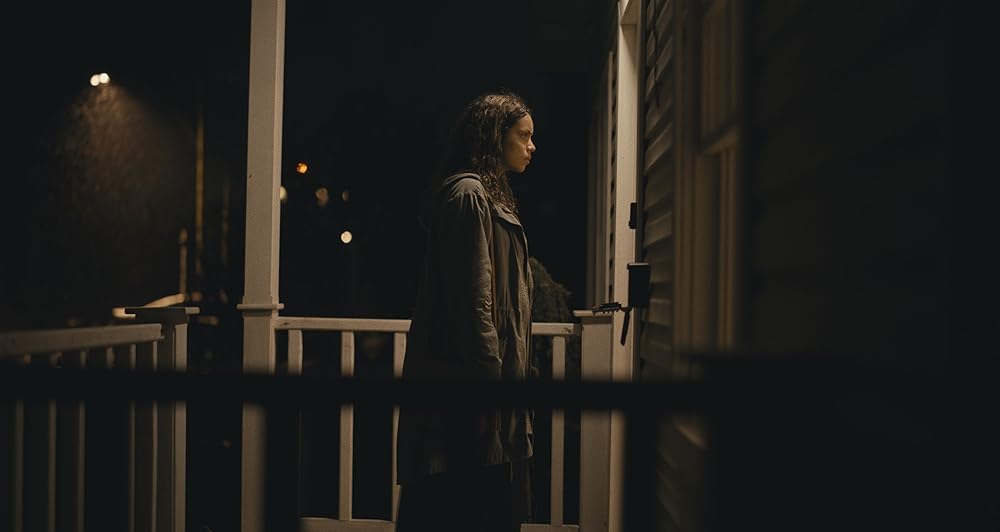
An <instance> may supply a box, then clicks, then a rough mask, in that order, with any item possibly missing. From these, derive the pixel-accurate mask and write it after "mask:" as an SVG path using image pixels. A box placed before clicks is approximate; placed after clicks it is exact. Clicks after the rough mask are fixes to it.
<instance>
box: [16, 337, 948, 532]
mask: <svg viewBox="0 0 1000 532" xmlns="http://www.w3.org/2000/svg"><path fill="white" fill-rule="evenodd" d="M698 360H699V361H700V362H701V364H702V365H703V367H704V368H705V371H704V372H703V373H702V377H701V378H700V379H699V380H697V381H692V380H672V381H659V382H632V383H616V382H563V383H559V382H544V383H540V382H524V383H489V382H478V383H471V382H434V383H431V382H407V381H393V380H390V379H385V380H379V379H374V380H373V379H365V378H358V377H355V378H351V379H341V378H336V377H328V376H308V375H300V376H295V375H253V374H245V375H203V374H170V373H149V372H134V373H127V374H126V373H116V372H109V371H94V370H83V369H73V368H63V369H61V370H60V371H53V370H50V369H46V368H32V367H17V368H6V369H4V370H3V371H0V399H3V400H5V401H6V400H10V399H15V398H16V399H20V400H25V401H29V402H30V401H33V400H39V399H41V400H50V399H56V400H61V399H66V400H79V399H83V400H90V399H100V400H103V401H107V400H111V401H121V402H128V401H143V400H154V399H155V400H160V401H168V402H169V401H173V400H178V401H179V400H184V401H194V400H213V399H216V398H220V397H226V398H229V399H232V400H238V401H242V402H246V403H255V404H259V405H261V406H263V407H264V410H265V412H267V417H268V419H272V420H275V421H276V424H277V425H280V424H281V421H280V420H281V419H283V418H287V417H286V416H283V414H286V413H289V412H294V411H296V410H297V409H299V408H300V407H302V406H305V405H309V406H310V407H322V406H324V405H329V406H330V407H331V408H333V407H337V406H339V405H341V404H345V403H353V404H355V405H360V404H365V405H370V406H384V407H391V406H394V405H413V406H426V407H440V408H446V409H447V408H453V407H455V406H457V403H456V399H455V398H461V405H462V406H468V405H472V404H479V405H484V406H486V405H508V406H533V407H540V408H544V407H550V408H580V409H583V410H608V409H613V410H618V411H621V412H622V413H624V414H625V416H626V419H627V432H626V453H625V455H626V466H625V477H626V482H625V493H624V494H623V495H624V500H625V511H624V516H625V520H624V529H625V530H629V531H632V530H658V529H669V528H671V527H673V526H674V525H676V526H678V528H681V529H684V528H685V524H684V523H675V524H671V525H670V526H669V527H668V526H666V525H664V523H665V522H666V521H665V520H666V518H665V517H664V516H663V515H662V512H663V506H664V504H666V503H669V500H670V497H671V495H670V494H669V493H665V492H664V488H663V485H664V482H665V481H669V479H663V478H661V477H660V476H659V475H658V473H657V472H656V470H655V468H654V467H652V464H655V463H656V462H657V460H659V459H662V456H659V455H661V454H662V453H663V452H664V449H662V448H660V446H659V445H658V434H659V432H658V426H659V425H660V422H661V421H662V420H663V419H664V416H669V415H675V414H696V415H698V416H700V417H701V418H702V419H704V420H705V426H706V427H707V429H706V435H707V439H708V445H707V448H708V450H709V452H708V460H707V462H706V464H705V468H704V475H705V479H704V485H705V487H706V489H705V496H704V497H703V498H702V499H701V501H700V502H699V503H698V505H699V508H695V509H693V512H694V513H695V514H697V515H700V516H701V517H702V518H701V519H699V524H698V527H697V528H698V529H701V530H750V529H753V530H757V529H767V530H925V529H933V528H932V527H934V526H937V525H941V524H942V522H941V519H942V518H943V511H942V504H943V503H942V502H941V501H942V500H943V499H944V498H945V495H946V491H947V489H946V488H945V486H944V484H943V483H942V482H941V479H942V478H943V472H944V470H945V465H944V457H945V456H946V455H945V454H944V449H943V439H942V437H941V431H940V427H941V426H942V424H943V423H944V421H945V417H946V416H945V412H944V408H943V406H942V405H943V404H944V401H943V388H942V377H940V376H935V377H934V378H930V377H928V376H927V375H926V374H925V373H924V372H920V371H912V372H911V371H906V370H902V369H900V368H886V367H878V366H872V365H870V364H865V363H862V362H860V361H857V360H854V359H848V358H829V359H823V358H819V359H817V358H812V359H806V358H784V357H779V358H775V357H761V356H752V355H741V356H727V355H719V356H707V357H706V356H699V357H698ZM294 445H295V442H294V441H293V438H292V437H290V436H289V437H285V436H283V435H281V434H280V433H279V434H275V432H274V431H270V430H269V438H268V456H269V464H268V465H269V468H273V469H274V470H275V471H279V470H280V467H281V464H280V463H279V462H280V461H281V460H287V459H288V458H277V462H275V461H273V459H272V458H271V457H281V456H293V455H294ZM284 451H287V452H288V453H287V454H286V453H285V452H284ZM666 452H669V449H668V450H666ZM272 480H273V482H274V483H272V484H270V485H269V486H268V489H269V491H268V496H267V505H268V511H267V515H268V518H267V522H268V525H269V526H268V527H267V529H268V530H294V529H296V527H297V526H298V524H297V521H296V515H295V511H294V510H295V507H294V504H295V501H294V497H295V486H294V485H293V484H294V482H290V480H289V477H288V475H284V476H282V475H276V476H274V477H272ZM282 482H286V483H287V484H288V485H285V484H282ZM5 496H6V494H5ZM939 497H940V499H939ZM939 529H940V530H944V529H946V528H939Z"/></svg>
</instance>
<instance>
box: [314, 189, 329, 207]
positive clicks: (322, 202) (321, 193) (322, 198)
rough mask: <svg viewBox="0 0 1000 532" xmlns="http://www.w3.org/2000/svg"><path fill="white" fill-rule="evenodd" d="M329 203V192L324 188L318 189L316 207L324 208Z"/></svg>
mask: <svg viewBox="0 0 1000 532" xmlns="http://www.w3.org/2000/svg"><path fill="white" fill-rule="evenodd" d="M328 203H330V191H329V190H327V189H326V187H319V188H317V189H316V205H319V206H320V207H326V205H327V204H328Z"/></svg>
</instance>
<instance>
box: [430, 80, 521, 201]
mask: <svg viewBox="0 0 1000 532" xmlns="http://www.w3.org/2000/svg"><path fill="white" fill-rule="evenodd" d="M530 113H531V109H529V108H528V106H527V104H525V103H524V100H523V99H522V98H521V97H520V96H518V95H516V94H514V93H512V92H510V91H506V90H501V91H497V92H490V93H486V94H483V95H480V96H479V97H477V98H475V99H474V100H472V101H471V102H469V104H468V105H466V106H465V109H464V110H463V111H462V114H461V115H460V116H459V118H458V120H457V121H456V123H455V125H454V127H453V128H452V130H451V135H450V138H449V142H448V151H447V155H446V157H445V161H446V166H447V168H446V171H448V172H451V173H457V172H473V173H475V174H478V175H479V177H480V180H481V181H482V183H483V187H484V188H486V193H487V195H489V198H490V201H492V202H494V203H496V204H499V205H503V206H504V207H507V208H508V209H510V210H511V211H512V212H515V213H516V212H517V202H516V201H515V200H514V193H513V192H512V191H511V189H510V183H509V182H508V181H507V172H506V171H505V170H504V167H503V153H502V151H503V137H504V134H506V133H507V130H509V129H510V128H511V127H512V126H513V125H514V124H515V123H516V122H517V121H518V120H520V119H521V118H522V117H524V116H525V115H528V114H530Z"/></svg>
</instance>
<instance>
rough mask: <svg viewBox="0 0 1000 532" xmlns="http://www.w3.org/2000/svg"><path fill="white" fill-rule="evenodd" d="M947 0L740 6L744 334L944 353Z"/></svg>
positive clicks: (761, 339)
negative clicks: (743, 31)
mask: <svg viewBox="0 0 1000 532" xmlns="http://www.w3.org/2000/svg"><path fill="white" fill-rule="evenodd" d="M942 11H944V12H942ZM946 11H947V8H946V7H944V6H939V5H931V4H929V3H927V2H903V1H893V2H874V3H869V2H848V3H836V4H829V5H822V6H821V5H819V4H816V5H813V4H812V3H807V2H801V3H794V4H793V5H792V6H788V5H786V3H782V2H761V3H759V5H755V6H754V9H753V10H752V11H751V12H750V13H749V16H750V35H748V46H749V50H750V52H749V54H750V55H749V62H748V65H747V67H748V72H747V74H748V78H749V86H748V89H749V94H748V96H749V98H750V101H751V102H752V106H751V108H750V110H749V111H750V113H749V114H748V119H749V127H750V131H751V133H750V135H749V136H748V155H749V157H748V160H747V171H748V185H749V188H748V191H747V197H746V201H747V202H748V210H749V212H750V213H751V215H750V216H748V217H747V219H746V224H747V232H748V235H747V237H748V241H747V245H748V247H749V255H748V260H749V263H748V265H747V266H748V268H747V283H748V287H747V288H748V291H747V301H746V307H745V309H744V311H745V317H746V324H747V333H748V338H747V340H748V342H749V344H750V345H752V346H754V347H756V348H758V349H761V350H766V351H781V352H796V353H799V352H814V353H863V354H864V355H865V356H871V357H881V358H891V359H896V360H899V361H900V362H904V361H905V362H914V361H918V360H919V361H923V362H930V361H931V359H933V358H934V357H935V356H936V355H935V353H940V352H942V351H943V350H944V349H945V348H946V345H945V344H946V341H947V338H946V335H945V334H946V333H945V331H946V328H945V327H944V326H943V325H945V323H946V322H947V321H948V315H947V314H946V312H947V310H946V309H947V305H945V304H944V303H945V301H946V299H947V295H946V290H947V283H945V282H941V281H942V280H944V279H943V275H942V274H944V273H945V261H946V255H947V254H948V251H947V249H946V248H945V246H943V244H944V243H945V242H946V241H947V240H948V238H947V236H946V235H945V233H946V231H948V229H949V224H950V220H949V215H950V213H949V209H948V206H949V204H950V201H949V199H950V198H949V196H950V195H951V194H952V190H951V187H952V186H953V185H952V184H951V183H949V182H947V180H946V179H945V178H944V177H945V176H946V175H947V173H948V165H949V164H950V162H949V157H950V155H949V144H950V132H949V129H950V126H949V120H950V118H949V106H950V103H949V102H948V97H949V90H950V88H949V84H950V80H949V77H948V76H947V75H945V72H946V70H943V69H946V68H947V65H948V64H949V53H950V52H949V46H950V45H951V44H950V43H949V41H948V38H949V33H950V31H951V30H950V27H949V24H950V22H949V20H948V17H947V16H946ZM847 31H849V34H850V38H844V36H845V32H847ZM915 331H920V332H919V334H914V332H915Z"/></svg>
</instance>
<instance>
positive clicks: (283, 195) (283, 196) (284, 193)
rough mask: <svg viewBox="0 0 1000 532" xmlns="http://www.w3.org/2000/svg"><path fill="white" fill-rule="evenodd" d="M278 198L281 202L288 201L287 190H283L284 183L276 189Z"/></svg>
mask: <svg viewBox="0 0 1000 532" xmlns="http://www.w3.org/2000/svg"><path fill="white" fill-rule="evenodd" d="M278 199H279V200H281V203H285V202H286V201H288V191H287V190H285V187H284V185H282V187H281V188H279V189H278Z"/></svg>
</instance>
